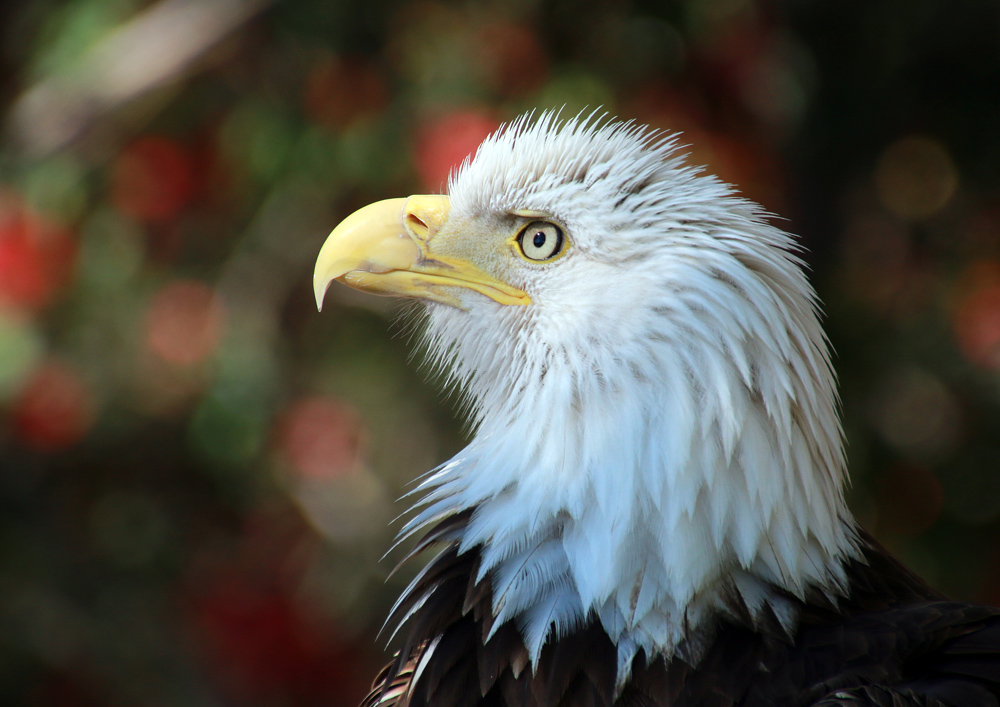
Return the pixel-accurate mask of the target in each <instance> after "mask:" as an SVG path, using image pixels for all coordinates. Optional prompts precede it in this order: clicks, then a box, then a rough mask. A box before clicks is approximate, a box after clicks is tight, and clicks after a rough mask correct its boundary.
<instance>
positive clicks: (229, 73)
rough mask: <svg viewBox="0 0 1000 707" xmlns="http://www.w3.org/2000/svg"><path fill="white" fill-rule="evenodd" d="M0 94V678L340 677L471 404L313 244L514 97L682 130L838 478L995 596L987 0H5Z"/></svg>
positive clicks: (77, 699) (260, 692)
mask: <svg viewBox="0 0 1000 707" xmlns="http://www.w3.org/2000/svg"><path fill="white" fill-rule="evenodd" d="M0 105H2V111H3V113H2V115H3V126H2V127H3V133H2V142H0V702H2V703H3V704H10V705H15V704H24V705H38V706H41V705H60V706H61V707H75V706H77V705H80V706H90V705H128V706H131V705H137V706H138V705H142V706H145V705H149V706H156V707H161V706H163V707H166V706H173V705H176V706H178V707H179V706H181V705H183V706H185V707H189V706H195V707H201V706H204V707H209V706H212V707H214V706H217V705H218V706H223V705H226V706H228V705H234V706H238V707H244V706H245V707H256V706H258V705H259V706H262V707H263V706H268V707H271V706H275V707H277V706H281V707H285V706H288V707H293V706H294V707H298V706H311V705H341V704H345V705H346V704H354V703H356V701H357V700H358V699H359V697H360V696H361V695H362V694H363V692H364V691H365V689H366V687H367V685H368V683H369V682H370V680H371V678H372V677H373V676H374V672H375V671H376V669H377V667H378V666H379V664H380V662H381V661H382V660H383V657H384V656H383V653H382V648H383V646H384V644H385V637H383V638H381V639H378V640H376V639H375V634H376V632H377V631H378V628H379V626H380V623H381V620H382V617H384V615H385V613H386V610H387V608H388V606H389V605H390V604H391V602H392V601H393V600H394V599H395V596H396V595H397V593H398V592H399V590H400V588H401V586H402V583H404V582H405V581H406V578H407V574H406V573H405V572H404V573H401V574H400V575H399V576H395V577H393V578H392V579H391V580H390V581H389V582H388V583H386V582H385V577H386V575H387V574H388V571H389V570H390V569H391V567H392V565H393V560H394V558H396V557H398V553H397V554H396V555H390V556H389V558H388V559H386V560H384V561H382V562H379V557H380V556H381V554H382V553H383V552H384V551H385V550H386V549H387V548H388V547H389V546H390V544H391V538H392V534H393V532H394V530H395V528H397V527H398V525H396V526H393V525H392V524H391V521H392V519H393V518H395V517H396V516H397V515H398V514H399V513H401V512H402V511H403V510H404V509H405V503H397V502H396V501H395V499H396V498H397V497H398V496H400V495H401V493H403V491H404V490H405V489H404V486H405V484H406V482H407V481H409V480H410V479H412V478H413V477H415V476H416V475H418V474H419V473H422V472H423V471H426V470H427V469H429V468H431V467H432V466H434V465H435V464H436V463H439V462H441V461H443V460H445V459H446V458H448V456H449V455H450V454H452V453H454V452H455V451H456V450H457V449H459V448H460V446H461V444H462V440H463V436H462V428H461V421H460V420H457V419H456V417H455V412H454V409H453V408H454V405H455V401H454V399H453V397H449V396H448V394H447V392H444V391H440V390H439V389H437V388H436V387H435V386H434V385H433V383H432V382H428V381H426V380H425V377H424V376H423V374H422V373H421V371H420V370H419V367H418V366H417V365H414V363H415V362H412V361H409V360H408V356H409V350H410V347H409V346H408V341H407V339H408V335H407V332H406V329H405V327H404V326H402V325H400V324H398V323H393V322H392V315H393V313H394V311H395V310H394V309H393V305H391V304H390V303H387V302H385V301H383V300H381V299H378V298H370V297H363V296H359V295H356V294H355V293H353V292H351V291H349V290H347V288H339V287H338V288H333V289H331V291H330V294H329V295H328V297H327V304H326V308H325V310H324V312H323V314H322V315H319V314H317V313H316V311H315V307H314V304H313V298H312V293H311V274H312V262H313V259H314V257H315V255H316V252H317V250H318V248H319V245H320V243H321V242H322V240H323V238H324V237H325V235H326V234H327V233H328V232H329V231H330V229H331V228H332V227H333V225H335V224H336V223H337V221H338V220H339V219H340V218H342V217H343V216H345V215H346V214H347V213H349V212H350V211H352V210H353V209H354V208H356V207H358V206H360V205H362V204H365V203H368V202H370V201H373V200H376V199H381V198H386V197H392V196H405V195H408V194H411V193H420V192H427V191H437V190H439V189H440V188H441V187H442V185H443V183H444V181H445V179H446V175H447V172H448V169H449V168H450V167H451V166H452V165H454V164H456V163H457V162H459V161H460V160H461V159H462V158H464V157H465V155H467V154H469V153H470V152H471V151H473V150H474V149H475V146H476V145H477V144H478V142H479V141H480V140H481V139H482V138H483V137H484V136H485V135H486V134H487V133H488V132H490V131H491V130H493V129H495V128H496V127H497V126H498V125H499V124H500V123H501V122H502V121H505V120H509V119H511V118H513V117H514V116H516V115H518V114H519V113H520V112H522V111H524V110H528V109H532V108H548V107H560V106H565V107H564V109H563V110H564V114H566V115H571V114H574V113H576V112H577V111H578V110H581V109H583V108H585V107H588V106H589V107H596V106H603V107H604V108H605V110H607V111H608V112H609V113H611V114H614V115H618V116H620V117H622V118H627V119H635V120H637V121H639V122H641V123H647V124H649V125H651V126H653V127H655V128H658V129H667V130H674V131H682V132H683V133H684V137H683V141H684V142H686V143H689V144H690V145H691V148H690V149H691V152H692V160H693V161H694V162H697V163H704V164H707V165H708V166H709V169H710V170H711V171H713V172H716V173H718V174H719V175H720V176H721V177H722V178H723V179H725V180H726V181H728V182H730V183H733V184H736V185H737V186H738V187H739V188H740V189H741V190H742V191H743V192H744V193H745V194H746V195H748V196H749V197H751V198H753V199H756V200H758V201H760V202H761V203H762V204H764V206H765V207H767V208H768V209H769V210H770V211H772V212H773V213H775V214H779V215H780V218H781V219H783V220H781V221H779V224H780V225H782V226H783V227H786V228H787V229H788V230H790V231H792V232H795V233H797V234H799V235H800V236H801V239H802V241H803V243H804V245H805V246H806V247H807V248H808V251H809V252H808V255H807V259H808V261H809V263H810V266H811V268H812V273H813V279H814V282H815V283H816V285H817V288H818V290H819V292H820V295H821V297H822V299H823V301H824V303H825V310H826V313H827V317H826V325H827V329H828V332H829V335H830V338H831V340H832V343H833V345H834V347H835V349H836V351H837V355H836V367H837V369H838V371H839V374H840V378H841V383H842V396H843V407H844V419H845V427H846V430H847V435H848V441H849V455H850V462H851V471H852V476H853V480H854V481H853V487H852V489H851V492H850V493H851V502H852V507H853V508H854V510H855V512H856V513H857V515H858V517H859V519H860V520H861V522H862V523H863V524H864V525H865V526H866V527H867V528H868V529H870V530H871V531H872V532H874V533H875V534H876V535H877V536H878V537H879V538H880V539H881V540H882V541H883V542H885V543H886V544H887V545H888V546H889V547H890V548H892V549H893V551H895V552H896V553H898V554H899V555H900V556H901V557H902V558H903V559H904V560H905V561H906V562H907V563H909V564H910V565H911V566H913V567H914V568H915V569H916V570H918V571H919V572H920V573H921V574H923V575H924V576H926V577H927V578H928V579H929V580H931V581H932V583H934V584H935V585H936V586H938V587H940V588H941V589H943V590H945V591H946V592H948V593H950V594H952V595H953V596H955V597H960V598H966V599H973V600H979V601H988V602H993V603H1000V464H998V459H1000V129H998V128H1000V3H998V2H996V0H871V1H869V2H845V1H843V0H840V1H837V2H833V1H829V0H826V1H822V2H801V1H796V0H785V1H778V0H774V1H771V2H768V1H764V0H712V1H709V0H704V1H697V0H686V1H682V0H676V1H674V2H638V1H637V2H631V3H629V2H611V1H607V2H598V1H590V2H578V1H574V2H570V1H569V0H563V1H561V2H542V1H541V0H509V1H508V2H471V1H470V2H417V3H410V2H388V1H385V0H369V1H367V2H338V1H336V0H295V1H294V2H293V1H292V0H272V1H268V0H200V1H198V2H195V1H193V0H189V1H186V2H185V1H183V0H158V1H157V2H147V1H145V0H60V1H56V0H50V1H46V0H33V1H31V2H22V3H6V4H4V5H3V7H2V9H0ZM411 571H412V568H411Z"/></svg>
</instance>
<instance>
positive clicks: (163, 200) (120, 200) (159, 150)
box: [111, 136, 195, 223]
mask: <svg viewBox="0 0 1000 707" xmlns="http://www.w3.org/2000/svg"><path fill="white" fill-rule="evenodd" d="M194 172H195V170H194V164H193V158H192V155H191V153H190V151H189V150H188V149H187V148H186V147H184V146H182V145H181V144H179V143H178V142H176V141H174V140H171V139H169V138H166V137H161V136H148V137H143V138H140V139H138V140H136V141H135V142H133V143H132V144H131V145H129V146H128V147H127V148H126V149H125V150H124V151H123V152H122V154H121V155H120V156H119V157H118V160H117V162H115V166H114V171H113V173H112V177H111V200H112V201H113V202H114V204H115V206H116V207H117V208H118V209H119V210H120V211H121V212H122V213H124V214H127V215H128V216H131V217H132V218H135V219H138V220H140V221H147V222H151V223H157V222H163V221H169V220H170V219H172V218H174V217H175V216H176V215H177V214H178V213H179V212H180V211H181V209H183V208H184V206H185V205H186V204H187V203H188V201H189V200H190V199H191V196H192V194H193V192H194Z"/></svg>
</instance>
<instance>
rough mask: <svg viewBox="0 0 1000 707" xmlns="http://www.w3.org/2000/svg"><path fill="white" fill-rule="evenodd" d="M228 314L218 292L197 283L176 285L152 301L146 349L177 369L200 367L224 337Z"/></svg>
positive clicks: (180, 282) (158, 294)
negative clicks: (196, 365) (178, 367)
mask: <svg viewBox="0 0 1000 707" xmlns="http://www.w3.org/2000/svg"><path fill="white" fill-rule="evenodd" d="M224 321H225V312H224V310H223V308H222V304H221V302H219V299H218V297H217V296H216V294H215V291H214V290H212V288H210V287H209V286H208V285H205V284H204V283H201V282H196V281H194V280H181V281H178V282H173V283H171V284H169V285H167V286H165V287H164V288H163V289H161V290H160V291H159V292H158V293H157V294H156V296H155V297H154V298H153V302H152V304H151V305H150V307H149V312H148V314H147V316H146V345H147V346H148V348H149V350H150V351H152V352H153V353H154V354H156V355H157V356H159V357H160V358H161V359H163V360H164V361H167V362H168V363H172V364H175V365H178V366H191V365H194V364H196V363H200V362H202V361H204V360H205V359H206V358H208V357H209V356H210V355H212V353H214V351H215V349H216V347H217V346H218V345H219V340H220V339H221V337H222V329H223V324H224Z"/></svg>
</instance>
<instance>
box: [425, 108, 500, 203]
mask: <svg viewBox="0 0 1000 707" xmlns="http://www.w3.org/2000/svg"><path fill="white" fill-rule="evenodd" d="M498 127H499V123H498V122H497V121H496V120H495V119H493V118H491V117H490V116H488V115H486V114H485V113H483V112H480V111H476V110H472V109H469V110H461V111H455V112H453V113H447V114H445V115H442V116H439V117H437V118H434V119H432V120H429V121H428V122H426V123H425V124H424V126H423V127H422V128H421V130H420V132H419V134H418V135H417V149H416V162H417V174H419V175H420V181H421V182H422V183H423V187H424V189H425V190H426V191H428V192H437V191H440V190H441V189H442V188H443V187H444V185H445V183H446V182H447V180H448V173H449V172H450V171H451V170H452V169H453V168H455V167H457V166H458V165H460V164H461V163H462V160H464V159H465V158H466V157H468V156H469V155H471V154H472V153H474V152H475V151H476V148H477V147H479V143H481V142H482V141H483V140H484V139H485V138H486V136H487V135H489V134H490V133H492V132H493V131H494V130H496V129H497V128H498Z"/></svg>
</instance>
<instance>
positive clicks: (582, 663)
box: [363, 511, 1000, 707]
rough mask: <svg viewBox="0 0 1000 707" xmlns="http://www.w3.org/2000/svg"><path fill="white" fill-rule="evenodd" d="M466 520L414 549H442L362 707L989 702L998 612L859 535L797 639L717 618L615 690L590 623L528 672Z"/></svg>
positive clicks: (966, 705) (997, 671)
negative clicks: (698, 647)
mask: <svg viewBox="0 0 1000 707" xmlns="http://www.w3.org/2000/svg"><path fill="white" fill-rule="evenodd" d="M470 517H471V512H469V511H467V512H465V513H462V514H458V515H455V516H452V517H451V518H449V519H447V520H445V521H443V522H442V523H440V524H439V525H437V526H436V527H435V528H434V529H432V530H431V531H430V533H428V535H427V536H426V537H425V539H424V540H423V541H422V542H421V543H420V544H419V545H418V550H417V551H422V550H424V549H426V548H428V547H430V546H432V545H440V544H443V545H444V547H443V549H442V551H441V552H440V554H439V555H438V556H437V557H436V558H434V559H433V560H432V561H431V563H430V564H429V565H428V567H427V568H426V570H425V571H424V572H423V573H422V575H421V577H420V579H419V580H418V581H417V582H416V584H415V585H414V586H413V588H412V590H411V591H410V592H409V593H408V595H407V598H406V600H405V601H404V602H402V604H401V605H400V606H399V607H398V608H397V611H396V612H395V615H394V617H390V620H396V619H397V618H399V617H403V616H407V614H409V618H408V619H407V620H406V624H407V625H406V626H405V627H404V630H406V631H407V638H406V641H405V642H404V645H403V647H402V648H401V650H400V651H399V653H398V654H397V656H396V659H395V660H394V661H393V662H392V663H391V664H390V665H388V666H387V667H386V668H385V669H384V670H383V671H382V673H381V674H380V675H379V677H378V678H377V679H376V681H375V685H374V687H373V690H372V692H371V694H370V695H369V696H368V698H367V699H366V700H365V701H364V702H363V707H376V706H378V707H465V706H468V707H478V706H483V707H486V706H496V707H612V705H613V706H615V707H661V706H662V707H667V706H670V707H732V706H736V705H740V706H742V707H770V706H772V705H781V706H788V707H796V706H799V705H801V706H803V707H805V706H807V705H816V706H817V707H820V706H821V707H833V706H834V705H859V706H860V705H880V706H881V705H885V706H889V705H892V706H894V707H905V706H908V705H914V706H918V705H919V706H926V707H936V706H938V705H941V706H950V707H978V706H980V705H982V706H984V707H985V706H987V705H1000V698H998V696H1000V609H993V608H989V607H984V606H977V605H973V604H964V603H958V602H952V601H948V600H947V599H945V598H944V597H943V596H941V595H940V594H938V593H937V592H935V591H934V590H933V589H931V588H930V587H929V586H927V585H926V584H925V583H924V582H923V581H922V580H920V579H919V578H918V577H916V576H915V575H913V574H912V573H911V572H909V570H907V569H906V568H905V567H903V566H902V565H901V564H899V563H898V562H896V561H895V560H894V559H892V558H891V557H890V556H889V555H888V554H887V553H886V552H885V551H884V550H883V549H882V548H881V547H880V546H879V545H878V544H877V543H876V542H875V541H874V540H872V539H871V538H869V537H867V536H863V537H862V542H863V544H864V561H855V562H852V563H851V565H850V566H849V567H848V576H849V578H850V583H851V584H850V595H849V596H848V597H847V599H846V600H844V601H842V602H841V603H840V605H839V606H838V607H832V606H830V605H829V603H827V602H821V601H817V602H809V601H807V602H804V603H803V602H799V604H800V606H799V610H800V619H799V624H798V628H797V629H796V631H795V633H794V636H788V635H787V633H786V632H785V631H784V630H783V629H782V628H781V627H780V625H779V624H778V622H777V621H776V620H775V621H773V622H770V623H768V622H764V623H763V624H762V623H761V622H758V625H756V626H751V625H748V624H746V623H740V622H739V621H734V620H732V619H731V618H729V619H720V620H719V625H718V626H717V627H716V631H717V632H716V634H715V637H714V639H713V641H712V642H711V645H710V647H709V648H708V649H707V651H706V652H705V654H704V655H703V656H702V657H701V658H700V660H698V661H697V663H696V664H695V665H689V664H687V663H685V662H684V661H683V660H680V659H678V658H674V659H673V660H671V661H665V660H664V659H663V658H656V659H654V660H651V661H647V660H646V659H645V657H644V656H643V654H642V653H640V654H639V656H638V657H637V658H636V659H635V661H634V663H633V666H632V674H631V678H630V679H629V681H628V682H627V683H625V685H624V687H622V688H621V689H618V690H616V669H617V668H616V665H617V659H616V656H617V651H616V647H615V645H614V644H613V643H612V641H611V640H610V639H609V638H608V636H607V634H606V633H605V631H604V629H603V628H602V627H601V625H600V622H598V621H597V620H596V619H591V620H590V621H589V622H587V623H586V624H584V625H583V626H581V627H579V628H578V629H576V630H575V631H573V632H572V633H570V634H569V635H566V636H562V637H561V638H558V639H556V640H551V639H550V641H549V643H547V644H546V645H545V647H544V648H543V650H542V653H541V656H540V658H539V660H538V663H537V665H535V666H534V667H532V666H531V665H529V664H528V652H527V650H526V649H525V647H524V644H523V642H522V639H521V634H520V632H519V630H518V628H517V625H516V622H508V623H506V624H504V625H502V626H500V627H499V628H498V629H497V630H496V632H495V633H494V634H493V635H492V637H490V636H489V634H490V632H491V629H492V628H493V613H492V591H491V582H490V578H489V577H486V578H484V579H483V580H482V581H481V582H478V583H477V582H476V581H475V578H476V575H477V569H478V557H479V553H478V549H477V548H473V549H471V550H469V551H467V552H465V553H463V554H459V552H458V537H459V536H460V534H461V531H462V530H463V529H464V526H465V525H466V523H467V522H468V520H469V518H470ZM411 611H412V613H410V612H411ZM736 613H737V614H738V613H739V612H736ZM746 615H747V616H749V613H748V612H747V614H746Z"/></svg>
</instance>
